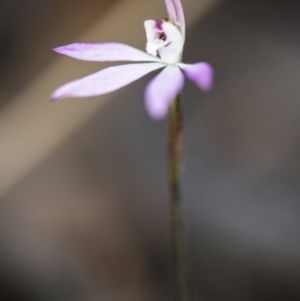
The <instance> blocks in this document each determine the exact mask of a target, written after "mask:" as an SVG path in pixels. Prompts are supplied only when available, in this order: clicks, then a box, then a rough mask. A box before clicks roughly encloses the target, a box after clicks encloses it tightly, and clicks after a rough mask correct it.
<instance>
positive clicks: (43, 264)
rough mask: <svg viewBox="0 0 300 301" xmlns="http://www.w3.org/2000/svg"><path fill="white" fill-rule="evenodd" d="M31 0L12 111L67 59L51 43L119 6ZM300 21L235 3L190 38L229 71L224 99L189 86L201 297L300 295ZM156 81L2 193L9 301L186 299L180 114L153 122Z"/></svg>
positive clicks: (8, 65) (7, 32)
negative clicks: (178, 264)
mask: <svg viewBox="0 0 300 301" xmlns="http://www.w3.org/2000/svg"><path fill="white" fill-rule="evenodd" d="M31 2H32V3H29V2H28V3H27V4H28V5H25V4H24V3H20V4H19V5H17V4H16V3H17V2H15V1H14V2H10V4H9V2H7V1H3V2H0V4H1V7H2V6H3V9H1V10H0V11H1V18H0V21H1V26H0V45H4V46H3V47H1V49H2V50H0V66H2V67H1V68H0V70H1V71H0V83H1V102H2V103H1V104H2V108H4V107H5V106H7V105H8V104H9V102H10V100H11V99H12V97H13V95H14V94H15V93H17V91H20V90H21V89H22V87H25V86H26V85H27V84H28V83H29V79H30V78H31V79H32V78H33V77H34V76H38V74H39V73H38V72H39V71H40V70H41V69H42V68H43V66H46V65H47V64H51V60H54V57H53V55H52V54H51V53H49V54H48V52H47V55H46V52H45V49H46V48H47V49H48V48H51V47H52V46H56V45H59V44H66V43H69V42H71V41H72V38H73V37H75V36H76V33H77V31H80V30H84V28H87V27H88V26H89V24H90V22H92V21H93V20H94V19H96V18H99V15H100V13H99V12H100V11H101V13H102V12H103V13H105V12H106V11H105V10H103V11H102V5H103V9H104V8H105V7H106V6H108V5H109V4H110V2H107V1H102V2H101V1H94V0H88V1H87V0H86V1H85V2H83V1H79V0H78V1H76V2H75V1H73V2H72V3H71V1H67V0H65V1H60V2H58V1H54V0H52V1H44V2H43V5H42V4H41V3H42V1H33V0H31ZM35 2H36V3H35ZM87 3H90V4H87ZM44 4H45V5H44ZM183 4H184V1H183ZM21 5H23V6H24V8H22V6H21ZM38 5H39V6H38ZM47 5H49V6H47ZM48 7H49V8H48ZM70 7H72V9H70ZM25 9H26V10H25ZM28 11H31V13H29V12H28ZM41 12H43V14H44V17H41V14H40V13H41ZM299 13H300V4H299V2H298V1H292V0H288V1H283V0H282V1H279V0H278V1H275V0H273V1H271V0H260V1H259V0H252V1H251V0H243V1H240V0H227V1H223V2H222V3H220V4H219V5H218V6H216V7H215V8H213V9H212V10H211V11H210V12H209V13H208V14H207V15H205V16H204V17H203V18H201V19H200V20H198V22H197V23H196V24H194V26H193V27H192V28H190V31H189V32H188V35H187V42H186V46H185V52H184V61H185V62H196V61H199V60H205V61H209V62H211V63H212V65H213V66H214V67H215V72H216V84H215V89H214V90H213V92H212V93H210V94H207V95H206V94H203V93H201V92H199V91H198V90H197V89H196V88H195V87H194V86H193V85H192V84H189V83H187V84H186V87H185V90H184V93H183V99H184V110H185V149H184V162H185V163H184V170H183V174H182V175H183V195H184V200H185V209H186V219H187V230H188V239H189V249H190V252H191V265H192V269H193V277H194V283H195V287H196V290H197V295H198V298H199V300H206V301H218V300H222V301H227V300H228V301H240V300H243V301H268V300H272V301H281V300H282V301H294V300H295V301H296V300H300V240H299V237H300V222H299V221H300V218H299V217H300V201H299V197H300V188H299V180H300V173H299V172H300V168H299V161H300V155H299V154H300V126H299V123H300V118H299V116H300V102H299V95H300V84H299V79H300V36H299V32H300V19H299ZM66 15H67V16H68V18H67V19H66ZM2 16H3V17H2ZM52 19H54V20H55V22H54V21H53V22H52V21H49V20H52ZM22 20H23V21H22ZM66 20H68V21H67V22H68V25H66V27H64V26H63V25H64V24H65V22H66ZM18 21H19V23H18ZM22 22H23V23H22ZM26 24H27V25H26ZM53 24H55V26H54V25H53ZM43 26H44V30H42V29H41V28H43ZM56 26H57V27H56ZM14 28H15V29H14ZM61 28H64V30H62V31H63V32H62V31H61V30H58V29H61ZM34 29H35V30H34ZM14 30H15V31H14ZM47 30H48V32H49V34H47V35H45V34H44V33H45V31H46V32H47ZM14 32H15V33H14ZM18 37H19V38H18ZM66 39H67V40H66ZM9 41H10V42H9ZM30 41H31V42H30ZM34 45H35V46H34ZM5 47H7V48H6V49H5ZM31 48H32V50H33V52H31ZM17 53H18V54H17ZM23 55H24V56H23ZM26 55H27V56H26ZM21 57H22V58H23V59H21ZM81 63H82V64H85V63H84V62H81ZM18 70H20V72H18ZM27 71H28V73H27ZM152 76H153V75H150V76H147V77H146V78H144V79H142V80H140V81H139V82H136V83H134V84H133V85H131V86H129V87H127V88H124V90H123V91H122V94H121V97H120V96H118V97H116V98H121V99H114V100H112V101H111V102H109V103H108V104H107V105H106V106H105V107H104V108H102V110H101V111H100V110H99V112H97V113H96V114H95V116H93V117H92V118H91V119H90V120H89V121H88V122H86V124H85V125H84V126H83V127H81V128H80V130H78V131H77V132H76V133H74V134H73V135H72V136H70V137H69V138H68V139H67V140H66V141H65V143H64V144H63V145H62V146H61V147H60V148H59V149H57V150H56V151H54V152H53V153H52V154H51V155H50V156H49V157H48V158H47V159H46V160H44V161H43V162H42V163H40V164H39V165H38V166H37V167H36V168H34V169H33V170H32V171H31V172H29V173H28V174H27V175H26V176H25V177H24V178H23V179H22V181H20V182H19V183H18V184H17V185H15V186H14V187H13V189H11V190H10V191H9V192H8V193H6V194H5V195H4V196H3V197H2V199H1V205H0V206H1V209H0V266H1V270H0V300H4V301H5V300H31V301H34V300H41V301H43V300H51V301H52V300H53V301H54V300H112V301H118V300H123V301H124V300H126V301H127V300H129V301H135V300H139V301H141V300H143V301H148V300H149V301H150V300H157V301H159V300H172V298H171V288H170V274H169V251H168V203H167V191H166V181H165V141H166V129H167V121H164V122H159V123H155V122H153V121H151V120H149V118H148V116H147V115H146V112H145V110H144V107H143V101H142V99H143V90H144V87H145V85H146V83H147V81H148V80H149V79H150V78H151V77H152ZM68 80H71V79H67V78H66V81H68ZM2 87H3V88H2ZM82 101H85V102H88V101H89V99H84V100H82ZM99 101H100V98H99ZM69 104H70V106H71V105H72V100H69ZM54 105H55V104H54ZM23 138H24V137H23ZM0 143H1V137H0ZM32 147H33V148H34V147H35V146H34V145H33V146H32ZM0 155H1V154H0ZM2 159H3V158H2ZM4 159H5V158H4ZM0 173H1V171H0ZM2 176H5V175H2Z"/></svg>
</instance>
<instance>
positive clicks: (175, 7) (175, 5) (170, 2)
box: [165, 0, 185, 40]
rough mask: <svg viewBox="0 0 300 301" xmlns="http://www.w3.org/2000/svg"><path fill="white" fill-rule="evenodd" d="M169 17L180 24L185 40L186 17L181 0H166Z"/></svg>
mask: <svg viewBox="0 0 300 301" xmlns="http://www.w3.org/2000/svg"><path fill="white" fill-rule="evenodd" d="M165 3H166V7H167V11H168V14H169V18H170V19H171V20H172V21H174V22H175V23H178V24H179V27H180V32H181V34H182V37H183V40H184V38H185V19H184V12H183V8H182V4H181V2H180V0H165Z"/></svg>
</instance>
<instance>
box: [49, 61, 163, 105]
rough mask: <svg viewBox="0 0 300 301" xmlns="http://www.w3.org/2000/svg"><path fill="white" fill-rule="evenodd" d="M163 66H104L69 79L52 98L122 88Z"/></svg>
mask: <svg viewBox="0 0 300 301" xmlns="http://www.w3.org/2000/svg"><path fill="white" fill-rule="evenodd" d="M163 67H165V64H162V63H144V64H129V65H121V66H114V67H110V68H106V69H104V70H101V71H99V72H96V73H94V74H91V75H89V76H86V77H83V78H81V79H77V80H74V81H71V82H69V83H67V84H65V85H63V86H62V87H60V88H58V89H57V90H56V91H54V93H53V94H52V97H51V99H52V100H59V99H62V98H67V97H86V96H95V95H101V94H106V93H109V92H112V91H115V90H117V89H119V88H122V87H124V86H126V85H128V84H130V83H132V82H133V81H135V80H137V79H139V78H141V77H142V76H144V75H146V74H147V73H149V72H151V71H153V70H156V69H160V68H163Z"/></svg>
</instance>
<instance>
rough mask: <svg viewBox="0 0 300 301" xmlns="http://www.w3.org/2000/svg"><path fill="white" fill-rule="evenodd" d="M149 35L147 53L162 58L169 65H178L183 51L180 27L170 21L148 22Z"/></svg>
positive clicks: (147, 30)
mask: <svg viewBox="0 0 300 301" xmlns="http://www.w3.org/2000/svg"><path fill="white" fill-rule="evenodd" d="M144 25H145V29H146V35H147V46H146V51H147V52H148V53H149V54H151V55H153V56H158V55H159V56H160V58H161V59H162V61H164V62H165V63H167V64H174V63H178V62H179V61H180V59H181V53H182V49H183V43H184V42H183V38H182V35H181V33H180V31H179V29H178V27H177V26H176V25H175V24H174V23H173V22H172V21H171V20H169V19H160V20H157V21H153V20H147V21H145V23H144Z"/></svg>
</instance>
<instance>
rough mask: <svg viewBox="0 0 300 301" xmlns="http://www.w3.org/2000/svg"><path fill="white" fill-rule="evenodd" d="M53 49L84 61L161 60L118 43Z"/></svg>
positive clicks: (88, 44)
mask: <svg viewBox="0 0 300 301" xmlns="http://www.w3.org/2000/svg"><path fill="white" fill-rule="evenodd" d="M53 50H54V51H55V52H58V53H61V54H64V55H67V56H70V57H73V58H75V59H79V60H84V61H97V62H107V61H110V62H112V61H134V62H137V61H144V62H148V61H152V62H160V61H161V60H160V59H159V58H157V57H154V56H152V55H149V54H147V53H145V52H144V51H141V50H139V49H136V48H134V47H131V46H128V45H125V44H120V43H74V44H70V45H66V46H61V47H57V48H54V49H53Z"/></svg>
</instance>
